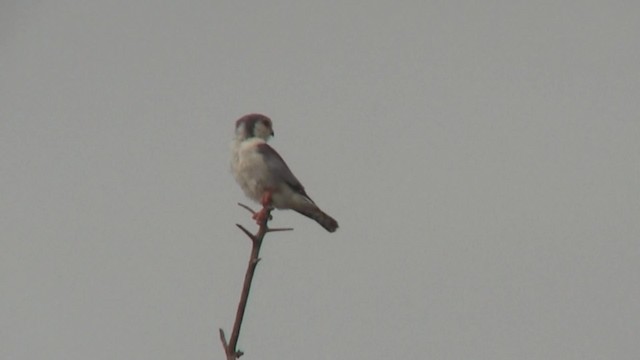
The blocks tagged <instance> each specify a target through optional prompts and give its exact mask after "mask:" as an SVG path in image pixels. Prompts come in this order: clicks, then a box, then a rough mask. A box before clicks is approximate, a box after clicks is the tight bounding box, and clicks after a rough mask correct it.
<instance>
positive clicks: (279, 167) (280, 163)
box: [258, 143, 313, 202]
mask: <svg viewBox="0 0 640 360" xmlns="http://www.w3.org/2000/svg"><path fill="white" fill-rule="evenodd" d="M258 152H259V153H260V154H261V155H262V157H263V158H264V162H265V163H266V164H267V168H268V169H269V172H270V173H271V174H273V175H274V176H276V177H277V179H278V180H280V181H283V182H284V183H286V184H287V185H289V187H290V188H291V189H292V190H293V191H295V192H297V193H299V194H302V195H304V196H305V197H306V198H308V199H309V200H311V198H310V197H309V195H307V192H306V191H305V190H304V186H302V184H301V183H300V181H299V180H298V179H297V178H296V177H295V175H293V173H292V172H291V170H290V169H289V167H288V166H287V163H286V162H284V159H282V156H280V154H278V152H277V151H275V149H274V148H272V147H271V146H269V144H266V143H262V144H259V145H258ZM312 202H313V201H312Z"/></svg>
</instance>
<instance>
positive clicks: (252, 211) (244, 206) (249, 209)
mask: <svg viewBox="0 0 640 360" xmlns="http://www.w3.org/2000/svg"><path fill="white" fill-rule="evenodd" d="M238 206H240V207H242V208H245V209H246V210H247V211H249V212H250V213H252V214H253V215H255V214H256V212H255V211H254V210H253V209H252V208H250V207H248V206H247V205H245V204H243V203H238Z"/></svg>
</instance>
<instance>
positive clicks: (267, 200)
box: [252, 190, 272, 225]
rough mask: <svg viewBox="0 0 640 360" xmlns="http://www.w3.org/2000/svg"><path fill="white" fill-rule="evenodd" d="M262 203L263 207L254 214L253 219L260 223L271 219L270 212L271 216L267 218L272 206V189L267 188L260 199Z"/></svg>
mask: <svg viewBox="0 0 640 360" xmlns="http://www.w3.org/2000/svg"><path fill="white" fill-rule="evenodd" d="M260 203H261V204H262V209H260V211H258V212H256V213H254V214H253V216H252V217H253V219H254V220H255V221H256V223H257V224H258V225H260V224H261V223H263V222H264V221H265V219H266V220H271V215H270V214H269V215H268V216H269V218H267V214H268V213H269V210H271V209H272V207H271V191H269V190H267V191H265V192H264V194H262V199H260Z"/></svg>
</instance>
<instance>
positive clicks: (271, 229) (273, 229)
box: [267, 228, 293, 232]
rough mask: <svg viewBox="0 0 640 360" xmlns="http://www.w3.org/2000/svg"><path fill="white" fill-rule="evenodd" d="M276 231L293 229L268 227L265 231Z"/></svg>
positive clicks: (290, 229) (291, 229)
mask: <svg viewBox="0 0 640 360" xmlns="http://www.w3.org/2000/svg"><path fill="white" fill-rule="evenodd" d="M276 231H293V228H269V229H267V232H276Z"/></svg>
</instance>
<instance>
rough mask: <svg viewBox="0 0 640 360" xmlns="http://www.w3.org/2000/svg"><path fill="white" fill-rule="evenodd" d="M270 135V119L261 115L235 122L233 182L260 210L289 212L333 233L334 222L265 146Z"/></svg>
mask: <svg viewBox="0 0 640 360" xmlns="http://www.w3.org/2000/svg"><path fill="white" fill-rule="evenodd" d="M273 134H274V132H273V125H272V122H271V119H269V118H268V117H266V116H264V115H261V114H249V115H245V116H243V117H241V118H240V119H238V120H237V121H236V131H235V139H234V141H233V144H232V159H231V169H232V171H233V176H234V177H235V179H236V181H237V182H238V184H239V185H240V187H241V188H242V190H243V191H244V193H245V194H246V195H247V197H249V198H250V199H252V200H254V201H256V202H259V203H261V204H262V205H263V206H264V208H267V207H269V208H271V207H274V208H276V209H292V210H295V211H297V212H299V213H300V214H302V215H304V216H307V217H309V218H311V219H313V220H315V221H316V222H318V224H320V225H321V226H322V227H323V228H325V229H326V230H327V231H329V232H334V231H336V229H337V228H338V222H337V221H336V220H334V219H333V218H332V217H331V216H329V215H327V214H325V213H324V212H323V211H322V210H320V208H318V206H317V205H316V204H315V203H314V202H313V200H311V198H309V195H307V193H306V192H305V190H304V187H303V186H302V184H301V183H300V181H298V179H297V178H296V177H295V176H294V175H293V173H292V172H291V170H289V167H288V166H287V164H286V163H285V162H284V160H283V159H282V157H281V156H280V155H279V154H278V153H277V152H276V151H275V150H274V149H273V148H272V147H271V146H270V145H269V144H267V140H268V139H269V138H270V137H271V136H273ZM264 208H263V210H264ZM260 216H264V213H263V212H262V211H261V212H260V213H257V214H256V217H258V218H259V217H260ZM257 220H259V219H257Z"/></svg>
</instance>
